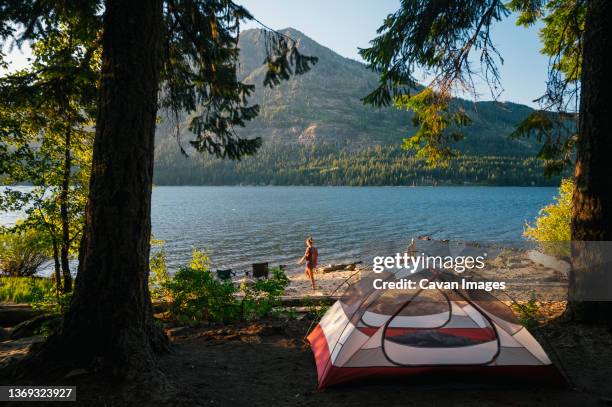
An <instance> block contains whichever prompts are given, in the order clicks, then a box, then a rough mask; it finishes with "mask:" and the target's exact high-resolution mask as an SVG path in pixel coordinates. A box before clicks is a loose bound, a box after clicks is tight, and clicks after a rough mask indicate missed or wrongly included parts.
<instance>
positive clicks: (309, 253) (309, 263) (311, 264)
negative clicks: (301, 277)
mask: <svg viewBox="0 0 612 407" xmlns="http://www.w3.org/2000/svg"><path fill="white" fill-rule="evenodd" d="M318 257H319V251H318V249H317V248H316V247H315V246H314V243H313V241H312V237H309V238H308V239H306V251H305V252H304V256H302V258H301V259H300V260H299V261H298V264H302V263H304V262H306V270H305V271H306V275H307V276H308V278H309V279H310V282H311V283H312V289H313V290H315V289H316V287H315V278H314V271H315V268H316V267H317V258H318Z"/></svg>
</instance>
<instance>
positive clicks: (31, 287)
mask: <svg viewBox="0 0 612 407" xmlns="http://www.w3.org/2000/svg"><path fill="white" fill-rule="evenodd" d="M53 291H55V284H54V283H53V281H52V280H51V279H50V278H42V277H8V276H0V301H2V302H17V303H33V302H35V301H37V300H38V299H40V298H42V297H44V293H48V292H53Z"/></svg>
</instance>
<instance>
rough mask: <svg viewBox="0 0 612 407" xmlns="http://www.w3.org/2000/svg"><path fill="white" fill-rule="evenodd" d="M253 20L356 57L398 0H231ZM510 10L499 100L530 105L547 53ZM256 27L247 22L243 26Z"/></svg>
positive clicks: (20, 57)
mask: <svg viewBox="0 0 612 407" xmlns="http://www.w3.org/2000/svg"><path fill="white" fill-rule="evenodd" d="M235 1H236V2H237V3H239V4H241V5H243V6H244V7H246V8H247V9H248V10H249V11H250V12H251V13H252V14H253V15H254V16H255V17H256V18H257V19H258V20H259V21H261V22H262V23H264V24H266V25H267V26H269V27H271V28H274V29H282V28H287V27H292V28H295V29H297V30H299V31H301V32H303V33H304V34H306V35H307V36H309V37H310V38H312V39H313V40H315V41H317V42H318V43H320V44H322V45H324V46H326V47H328V48H331V49H332V50H334V51H335V52H337V53H338V54H340V55H342V56H344V57H347V58H351V59H355V60H358V61H362V59H361V57H360V56H359V54H358V48H365V47H367V46H368V43H369V41H370V40H371V39H372V38H374V37H375V36H376V29H377V28H378V27H379V26H380V25H381V23H382V21H383V19H384V18H385V17H386V16H387V15H388V14H390V13H393V12H394V11H396V10H397V9H398V8H399V0H307V1H305V0H235ZM514 20H515V16H510V17H508V18H507V19H506V20H504V21H503V22H500V23H498V24H497V25H495V26H494V27H493V41H494V43H495V45H496V46H497V47H498V49H499V50H500V52H501V54H502V56H503V58H504V64H503V65H502V66H501V67H500V72H501V79H502V86H503V88H504V92H503V93H502V95H501V96H500V97H499V100H501V101H511V102H516V103H522V104H526V105H529V106H532V107H535V106H536V104H535V103H534V102H533V100H534V99H536V98H537V97H539V96H541V95H542V94H543V93H544V88H545V80H546V73H547V67H548V58H547V57H546V56H543V55H541V54H540V52H539V50H540V48H541V45H540V43H539V40H538V35H537V28H530V29H525V28H523V27H517V26H516V25H515V23H514ZM255 27H259V25H258V24H257V23H253V22H251V23H247V24H245V26H244V27H243V29H246V28H255ZM28 56H29V51H28V50H27V49H24V50H23V51H19V50H13V52H11V53H10V55H9V60H10V61H11V62H12V66H11V68H12V69H16V68H21V67H23V66H25V65H26V64H27V57H28ZM477 90H478V92H479V94H480V96H479V100H490V99H491V95H490V92H489V91H488V88H487V86H486V84H484V83H479V84H477Z"/></svg>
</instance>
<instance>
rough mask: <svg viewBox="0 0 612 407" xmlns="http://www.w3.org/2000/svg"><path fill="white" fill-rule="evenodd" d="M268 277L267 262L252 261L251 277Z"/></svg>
mask: <svg viewBox="0 0 612 407" xmlns="http://www.w3.org/2000/svg"><path fill="white" fill-rule="evenodd" d="M262 277H263V278H268V263H253V278H262Z"/></svg>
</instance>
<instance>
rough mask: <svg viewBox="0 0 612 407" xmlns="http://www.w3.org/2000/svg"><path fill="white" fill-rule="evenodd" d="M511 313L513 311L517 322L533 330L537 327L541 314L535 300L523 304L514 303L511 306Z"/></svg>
mask: <svg viewBox="0 0 612 407" xmlns="http://www.w3.org/2000/svg"><path fill="white" fill-rule="evenodd" d="M512 311H514V313H515V314H516V315H517V318H518V320H519V322H520V323H521V325H523V326H524V327H525V328H533V327H535V326H537V325H538V320H539V318H540V316H541V312H540V307H539V306H538V303H537V301H536V300H535V298H532V299H530V300H529V301H527V302H526V303H524V304H521V303H514V304H513V305H512Z"/></svg>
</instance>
